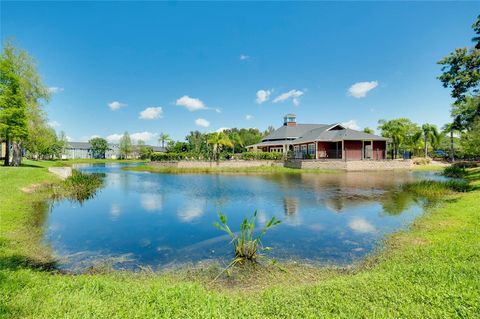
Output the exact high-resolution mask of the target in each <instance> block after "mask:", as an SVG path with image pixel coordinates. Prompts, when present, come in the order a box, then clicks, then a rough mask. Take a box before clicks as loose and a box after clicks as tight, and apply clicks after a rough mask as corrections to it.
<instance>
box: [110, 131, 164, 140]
mask: <svg viewBox="0 0 480 319" xmlns="http://www.w3.org/2000/svg"><path fill="white" fill-rule="evenodd" d="M157 135H158V134H157V133H151V132H136V133H132V134H130V139H131V140H132V142H133V143H137V142H138V141H140V140H142V141H144V142H145V143H149V142H155V140H156V139H157ZM122 137H123V134H118V133H115V134H110V135H108V136H107V137H106V140H107V141H108V142H109V143H118V142H120V140H121V139H122Z"/></svg>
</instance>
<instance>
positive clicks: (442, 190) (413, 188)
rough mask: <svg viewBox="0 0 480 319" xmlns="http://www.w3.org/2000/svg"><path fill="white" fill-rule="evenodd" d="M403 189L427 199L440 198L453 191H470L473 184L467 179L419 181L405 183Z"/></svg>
mask: <svg viewBox="0 0 480 319" xmlns="http://www.w3.org/2000/svg"><path fill="white" fill-rule="evenodd" d="M402 189H403V190H404V191H407V192H410V193H413V194H415V195H417V196H420V197H424V198H427V199H440V198H441V197H442V196H445V195H447V194H449V193H452V192H461V193H464V192H468V191H470V190H471V186H470V184H469V183H468V182H467V181H465V180H450V181H419V182H415V183H410V184H405V185H403V187H402Z"/></svg>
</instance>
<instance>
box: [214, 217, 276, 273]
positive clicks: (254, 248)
mask: <svg viewBox="0 0 480 319" xmlns="http://www.w3.org/2000/svg"><path fill="white" fill-rule="evenodd" d="M218 217H219V219H220V223H218V222H217V223H215V224H214V226H215V227H217V228H218V229H220V230H223V231H224V232H226V233H227V234H228V235H229V236H230V238H231V239H232V240H231V244H232V245H233V250H234V258H233V260H232V263H231V265H235V264H243V263H246V262H251V263H256V262H257V261H258V258H259V257H260V254H259V251H260V250H270V248H269V247H263V246H262V242H261V238H262V237H263V235H265V233H266V232H267V230H269V229H270V228H272V227H274V226H276V225H278V224H280V223H281V220H279V219H277V218H276V217H275V216H274V217H272V218H271V219H270V220H269V221H268V222H267V224H266V225H265V227H264V228H263V229H261V230H260V232H259V233H258V234H257V235H256V236H254V231H255V222H256V219H257V211H255V212H254V213H253V216H252V217H251V218H244V219H243V221H242V224H241V225H240V231H239V232H238V233H234V232H232V230H231V229H230V227H229V226H228V224H227V216H225V215H224V214H222V213H219V214H218Z"/></svg>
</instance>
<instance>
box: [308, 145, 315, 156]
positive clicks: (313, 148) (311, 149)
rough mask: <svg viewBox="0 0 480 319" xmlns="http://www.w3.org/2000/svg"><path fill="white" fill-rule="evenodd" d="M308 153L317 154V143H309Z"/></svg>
mask: <svg viewBox="0 0 480 319" xmlns="http://www.w3.org/2000/svg"><path fill="white" fill-rule="evenodd" d="M308 155H315V144H308Z"/></svg>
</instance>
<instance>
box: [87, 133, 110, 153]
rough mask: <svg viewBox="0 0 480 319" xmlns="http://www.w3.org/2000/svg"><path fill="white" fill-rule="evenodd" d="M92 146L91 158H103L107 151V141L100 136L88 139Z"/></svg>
mask: <svg viewBox="0 0 480 319" xmlns="http://www.w3.org/2000/svg"><path fill="white" fill-rule="evenodd" d="M88 143H90V145H91V146H92V153H93V154H92V155H93V158H105V153H106V152H107V151H108V149H109V147H108V142H107V140H106V139H104V138H101V137H94V138H92V139H90V140H89V141H88Z"/></svg>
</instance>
